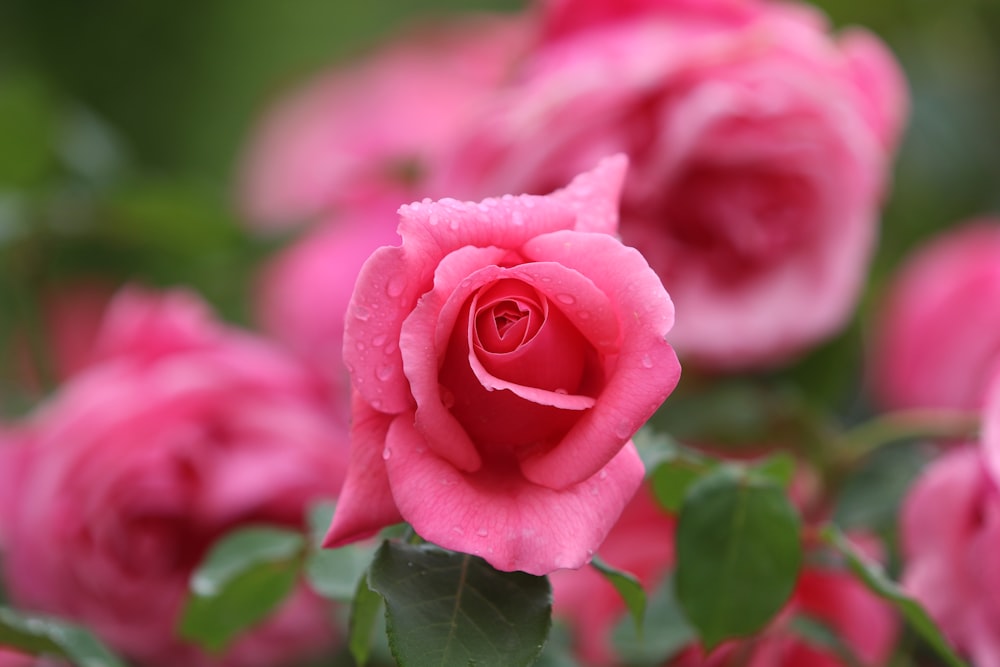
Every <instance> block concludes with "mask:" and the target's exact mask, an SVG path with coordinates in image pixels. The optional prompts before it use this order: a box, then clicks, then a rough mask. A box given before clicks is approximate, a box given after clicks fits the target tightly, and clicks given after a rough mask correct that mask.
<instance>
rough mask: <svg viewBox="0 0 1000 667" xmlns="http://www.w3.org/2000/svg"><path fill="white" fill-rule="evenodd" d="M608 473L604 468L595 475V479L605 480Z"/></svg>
mask: <svg viewBox="0 0 1000 667" xmlns="http://www.w3.org/2000/svg"><path fill="white" fill-rule="evenodd" d="M607 478H608V471H607V469H606V468H601V472H599V473H597V479H607Z"/></svg>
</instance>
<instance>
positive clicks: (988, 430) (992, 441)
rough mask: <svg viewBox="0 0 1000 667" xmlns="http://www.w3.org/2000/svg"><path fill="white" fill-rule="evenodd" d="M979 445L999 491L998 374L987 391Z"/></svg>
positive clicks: (999, 394) (999, 385)
mask: <svg viewBox="0 0 1000 667" xmlns="http://www.w3.org/2000/svg"><path fill="white" fill-rule="evenodd" d="M981 443H982V444H981V449H982V452H983V461H985V463H986V470H987V471H988V473H989V474H990V476H992V478H993V483H994V484H995V485H996V487H997V488H998V489H1000V373H997V374H996V375H995V377H994V378H993V382H992V384H991V386H990V388H989V390H988V391H987V395H986V407H985V409H984V410H983V428H982V440H981Z"/></svg>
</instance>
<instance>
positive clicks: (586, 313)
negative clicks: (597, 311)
mask: <svg viewBox="0 0 1000 667" xmlns="http://www.w3.org/2000/svg"><path fill="white" fill-rule="evenodd" d="M577 316H578V317H579V318H580V319H581V320H589V319H590V311H589V310H581V311H580V312H578V313H577Z"/></svg>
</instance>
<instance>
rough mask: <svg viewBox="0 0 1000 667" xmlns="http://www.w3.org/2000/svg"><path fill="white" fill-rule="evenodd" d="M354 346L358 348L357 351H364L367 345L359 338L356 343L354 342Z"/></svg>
mask: <svg viewBox="0 0 1000 667" xmlns="http://www.w3.org/2000/svg"><path fill="white" fill-rule="evenodd" d="M354 347H356V348H358V352H364V351H365V347H367V346H366V345H365V344H364V343H362V342H361V341H360V340H359V341H358V342H357V343H355V344H354Z"/></svg>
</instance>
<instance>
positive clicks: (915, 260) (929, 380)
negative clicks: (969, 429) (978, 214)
mask: <svg viewBox="0 0 1000 667" xmlns="http://www.w3.org/2000/svg"><path fill="white" fill-rule="evenodd" d="M876 324H877V326H876V328H875V332H874V336H873V345H872V350H871V351H872V354H871V368H872V374H871V380H872V387H873V391H874V394H875V397H876V398H877V399H878V402H879V403H881V404H882V405H883V406H885V407H886V408H890V409H904V408H928V407H929V408H961V409H968V410H975V409H978V408H980V407H981V406H982V405H983V399H984V395H985V391H986V385H987V381H988V380H989V378H990V377H992V376H993V375H994V374H995V373H996V372H997V371H1000V366H998V364H1000V221H998V220H979V221H975V222H971V223H967V224H965V225H962V226H960V227H957V228H955V229H953V230H948V231H946V232H944V233H943V234H941V235H940V236H938V237H937V238H935V239H933V240H931V241H930V242H928V243H927V244H926V245H925V246H924V247H922V248H921V249H919V250H918V251H917V252H916V253H915V254H914V255H913V256H912V257H911V258H910V259H909V260H908V261H907V262H906V263H905V264H904V265H903V267H902V268H901V269H900V271H899V272H898V274H897V275H896V277H895V278H894V280H893V281H892V283H891V284H890V285H889V288H888V291H887V293H886V295H885V298H884V300H883V303H882V307H881V308H880V310H879V317H878V320H877V322H876Z"/></svg>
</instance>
